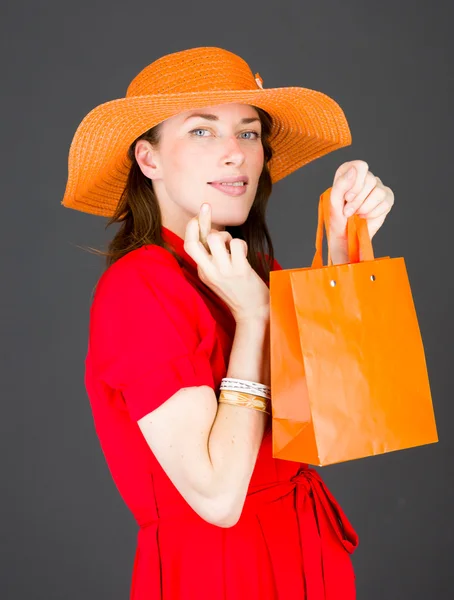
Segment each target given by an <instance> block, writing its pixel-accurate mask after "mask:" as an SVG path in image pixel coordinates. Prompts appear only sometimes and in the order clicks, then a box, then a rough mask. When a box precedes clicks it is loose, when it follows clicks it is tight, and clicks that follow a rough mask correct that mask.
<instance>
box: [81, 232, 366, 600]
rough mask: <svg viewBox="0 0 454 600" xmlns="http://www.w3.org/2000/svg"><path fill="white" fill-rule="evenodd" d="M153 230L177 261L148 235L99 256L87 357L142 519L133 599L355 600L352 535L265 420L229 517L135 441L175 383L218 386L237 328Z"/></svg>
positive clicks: (108, 435)
mask: <svg viewBox="0 0 454 600" xmlns="http://www.w3.org/2000/svg"><path fill="white" fill-rule="evenodd" d="M162 232H163V235H164V236H165V238H166V239H167V240H168V241H170V242H171V243H172V244H173V246H174V247H175V249H176V251H177V252H178V253H179V255H180V256H182V257H183V258H184V259H185V264H184V267H183V268H181V267H180V266H179V265H178V262H177V261H176V260H175V258H174V257H173V256H172V255H171V254H170V252H168V251H167V250H165V249H164V248H161V247H160V246H156V245H154V244H149V245H146V246H143V247H141V248H139V249H137V250H134V251H132V252H130V253H129V254H127V255H126V256H124V257H123V258H121V259H120V260H118V261H117V262H116V263H114V264H113V265H112V266H111V267H110V268H109V269H107V270H106V271H105V272H104V274H103V275H102V277H101V278H100V280H99V282H98V285H97V288H96V292H95V297H94V300H93V303H92V306H91V310H90V335H89V346H88V353H87V357H86V361H85V365H86V369H85V384H86V389H87V392H88V396H89V399H90V403H91V407H92V412H93V418H94V424H95V428H96V432H97V435H98V437H99V440H100V444H101V447H102V450H103V453H104V455H105V458H106V461H107V464H108V466H109V469H110V472H111V474H112V477H113V479H114V481H115V483H116V485H117V487H118V490H119V493H120V494H121V496H122V498H123V499H124V501H125V503H126V504H127V506H128V507H129V509H130V510H131V512H132V514H133V515H134V517H135V519H136V521H137V523H138V525H139V530H138V539H137V549H136V555H135V561H134V568H133V577H132V585H131V595H130V600H294V599H296V598H298V599H300V600H303V599H307V600H353V599H354V598H355V597H356V594H355V576H354V573H353V568H352V563H351V558H350V554H351V553H352V552H353V551H354V549H355V548H356V546H357V543H358V538H357V535H356V533H355V531H354V530H353V528H352V526H351V525H350V523H349V521H348V520H347V518H346V516H345V515H344V513H343V511H342V510H341V508H340V506H339V505H338V504H337V502H336V500H335V499H334V498H333V496H332V495H331V494H330V492H329V491H328V490H327V488H326V486H325V484H324V483H323V481H322V479H321V478H320V476H319V474H318V472H317V471H315V470H314V469H311V468H308V467H307V465H305V464H300V463H295V462H290V461H283V460H278V459H273V457H272V453H271V434H270V433H267V434H266V435H265V436H264V439H263V443H262V446H261V449H260V452H259V455H258V459H257V463H256V466H255V470H254V473H253V475H252V479H251V482H250V488H249V492H248V495H247V499H246V502H245V506H244V510H243V513H242V515H241V518H240V520H239V522H238V523H237V524H236V525H235V526H234V527H230V528H221V527H217V526H215V525H211V524H209V523H207V522H206V521H204V520H203V519H202V518H201V517H199V516H198V515H197V513H196V512H195V511H194V510H193V509H192V508H191V507H190V506H189V505H188V504H187V502H186V501H185V500H184V499H183V497H182V496H181V495H180V494H179V492H178V491H177V490H176V488H175V487H174V485H173V484H172V482H171V481H170V479H169V478H168V477H167V475H166V474H165V472H164V471H163V469H162V468H161V467H160V465H159V463H158V462H157V460H156V458H155V457H154V455H153V453H152V451H151V450H150V448H149V446H148V444H147V442H146V441H145V438H144V437H143V435H142V432H141V431H140V428H139V426H138V425H137V420H138V419H140V418H141V417H143V416H144V415H146V414H148V413H149V412H150V411H152V410H153V409H155V408H157V407H158V406H159V405H160V404H161V403H163V402H164V401H165V400H166V399H167V398H169V397H170V396H171V395H172V394H174V393H175V392H176V391H177V390H178V389H179V388H181V387H187V386H194V385H209V386H211V387H212V388H213V390H215V392H216V394H218V392H219V385H220V382H221V379H222V377H225V376H226V373H227V366H228V361H229V355H230V350H231V346H232V342H233V336H234V332H235V321H234V320H233V317H232V315H231V312H230V310H229V309H228V307H227V306H226V305H225V304H224V303H223V301H222V300H221V299H220V298H218V296H216V295H215V294H214V293H213V292H211V290H210V289H209V288H208V287H207V286H205V285H204V284H203V283H202V282H201V281H200V279H199V277H198V275H197V265H196V263H195V262H194V261H193V260H192V258H191V257H190V256H189V255H188V254H186V252H185V251H184V248H183V243H184V241H183V239H182V238H180V237H179V236H177V235H176V234H175V233H173V232H172V231H170V230H169V229H166V228H165V227H163V228H162ZM274 268H275V269H280V268H281V267H280V265H279V264H278V263H277V262H275V265H274Z"/></svg>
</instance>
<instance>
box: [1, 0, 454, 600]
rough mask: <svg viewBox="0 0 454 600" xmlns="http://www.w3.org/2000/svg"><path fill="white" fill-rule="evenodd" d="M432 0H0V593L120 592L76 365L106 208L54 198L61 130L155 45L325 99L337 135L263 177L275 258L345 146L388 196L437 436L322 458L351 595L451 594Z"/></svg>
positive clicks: (389, 226)
mask: <svg viewBox="0 0 454 600" xmlns="http://www.w3.org/2000/svg"><path fill="white" fill-rule="evenodd" d="M448 5H449V3H441V2H438V3H433V2H429V1H428V0H427V1H426V2H415V1H414V2H411V3H410V2H408V3H404V2H400V3H399V2H396V1H395V0H394V1H389V0H386V1H385V0H382V1H381V2H371V1H364V0H361V1H360V0H344V1H343V2H339V1H334V0H333V1H329V2H328V1H321V0H318V1H317V2H314V1H312V2H309V1H306V0H304V1H303V0H299V1H296V0H295V1H293V2H283V3H281V4H280V5H279V6H278V3H277V2H269V1H264V2H263V3H261V2H259V1H258V0H254V1H250V2H244V1H242V2H233V1H232V0H231V1H230V2H228V3H214V2H207V1H201V0H198V1H192V2H179V3H175V2H171V1H168V2H164V3H163V2H159V3H158V2H144V1H129V2H124V3H119V2H118V1H112V0H110V1H107V0H92V1H91V2H86V1H85V2H80V1H79V2H67V1H62V0H58V1H57V0H53V1H50V0H41V2H39V3H38V2H34V1H33V0H28V1H27V0H22V1H20V0H15V2H6V1H4V2H3V3H2V7H1V15H0V27H1V30H0V33H1V35H0V43H1V45H2V52H1V57H2V58H1V60H2V69H1V77H2V95H1V101H2V104H3V109H2V126H1V131H2V138H3V139H2V146H3V150H2V157H3V159H2V176H1V178H0V186H1V215H2V227H1V230H2V233H1V235H0V244H1V247H2V253H1V256H2V259H1V282H2V287H1V295H0V297H1V302H2V310H1V315H2V331H1V340H2V346H1V347H2V360H1V387H2V391H3V394H2V396H3V402H2V405H3V418H2V419H1V423H2V435H1V436H0V440H1V450H2V452H1V456H2V459H4V462H5V464H4V467H3V470H2V473H3V477H2V479H3V482H2V483H3V486H2V489H3V493H2V504H3V511H2V515H3V517H4V518H3V527H2V536H1V537H2V542H3V543H2V551H3V556H2V561H1V564H2V567H1V590H0V595H1V597H2V598H5V599H6V598H8V600H13V599H14V600H19V599H21V600H22V599H26V598H27V599H29V598H43V599H46V600H53V599H58V600H60V599H63V598H64V599H65V600H71V599H74V600H75V599H80V598H84V599H86V600H89V599H95V598H96V599H99V598H109V599H111V600H114V599H118V600H125V599H126V598H128V594H129V585H130V579H131V570H132V563H133V558H134V551H135V543H136V531H137V527H136V524H135V521H134V520H133V518H132V516H131V515H130V513H129V512H128V511H127V509H126V507H125V506H124V505H123V502H122V500H121V498H120V496H119V494H118V493H117V491H116V488H115V486H114V484H113V482H112V480H111V478H110V474H109V471H108V468H107V466H106V464H105V462H104V457H103V455H102V452H101V450H100V447H99V445H98V441H97V437H96V434H95V431H94V428H93V424H92V417H91V412H90V407H89V403H88V399H87V397H86V393H85V388H84V382H83V372H84V358H85V352H86V344H87V324H88V311H89V305H90V298H91V291H92V288H93V285H94V284H95V281H96V279H97V278H98V276H99V274H100V273H101V271H102V269H103V262H102V259H100V258H97V257H95V256H93V255H92V254H89V253H88V252H86V251H84V250H82V249H81V248H80V246H86V245H91V246H95V247H98V248H106V244H107V241H108V240H109V239H110V238H111V237H112V236H113V234H114V231H113V229H112V228H111V230H110V231H107V232H106V231H105V230H104V227H105V222H106V220H105V219H103V218H101V217H94V216H90V215H87V214H83V213H80V212H76V211H74V210H70V209H66V208H63V207H62V206H60V201H61V198H62V196H63V192H64V187H65V183H66V176H67V155H68V149H69V144H70V142H71V138H72V136H73V133H74V131H75V129H76V127H77V125H78V124H79V122H80V121H81V120H82V118H83V117H84V115H85V114H87V113H88V112H89V111H90V110H91V109H92V108H94V107H95V106H96V105H97V104H100V103H102V102H106V101H108V100H111V99H114V98H119V97H121V96H124V94H125V91H126V87H127V85H128V83H129V81H130V80H131V79H132V78H133V77H134V76H135V75H136V74H137V73H138V72H139V71H140V70H141V69H142V68H143V67H144V66H146V65H147V64H149V63H150V62H152V61H153V60H155V59H156V58H158V57H159V56H161V55H163V54H166V53H169V52H173V51H177V50H182V49H185V48H188V47H191V46H203V45H214V46H221V47H224V48H226V49H228V50H231V51H233V52H236V53H238V54H240V55H241V56H242V57H244V58H245V59H246V61H248V62H249V64H250V65H251V68H252V69H253V71H254V72H255V71H259V72H260V74H261V76H262V77H263V79H264V85H265V86H266V87H277V86H287V85H288V86H290V85H300V86H304V87H310V88H314V89H317V90H321V91H323V92H325V93H327V94H329V95H331V96H333V97H334V98H335V99H336V100H337V101H338V102H339V104H340V105H341V106H342V108H343V109H344V111H345V113H346V115H347V118H348V120H349V122H350V125H351V130H352V134H353V145H352V146H350V147H348V148H346V149H343V150H339V151H337V152H334V153H332V154H330V155H328V156H326V157H323V158H321V159H319V160H317V161H315V162H314V163H311V164H309V165H308V166H306V167H304V168H303V169H301V170H299V171H298V172H296V173H294V174H292V175H290V176H289V177H288V178H286V179H285V180H283V181H281V182H279V183H278V184H277V185H276V186H275V189H274V192H273V196H272V198H271V203H270V207H269V213H268V218H269V225H270V229H271V233H272V236H273V240H274V244H275V249H276V257H277V259H278V260H279V261H280V262H281V263H282V265H283V266H284V268H290V267H299V266H306V265H309V264H310V262H311V260H312V256H313V242H314V234H315V226H316V209H317V202H318V197H319V194H320V193H321V192H322V191H323V190H325V189H326V188H327V187H328V186H330V185H331V183H332V178H333V176H334V172H335V170H336V168H337V167H338V166H339V165H340V164H341V163H342V162H344V161H346V160H353V159H363V160H366V161H367V162H368V163H369V165H370V169H371V171H372V172H373V173H374V174H376V175H378V176H379V177H381V179H382V180H383V182H384V183H385V184H386V185H389V186H390V187H391V188H392V189H393V190H394V192H395V198H396V203H395V206H394V208H393V210H392V211H391V213H390V215H389V217H388V219H387V221H386V222H385V225H384V226H383V228H382V229H381V231H380V232H379V233H378V234H377V235H376V237H375V239H374V248H375V252H376V256H383V255H391V256H394V257H396V256H404V257H405V259H406V263H407V269H408V273H409V276H410V280H411V285H412V290H413V297H414V300H415V304H416V308H417V313H418V316H419V320H420V328H421V332H422V335H423V340H424V344H425V349H426V357H427V365H428V369H429V373H430V379H431V386H432V394H433V400H434V406H435V412H436V417H437V422H438V430H439V436H440V442H439V443H438V444H434V445H430V446H425V447H420V448H415V449H411V450H405V451H401V452H395V453H391V454H388V455H385V456H379V457H373V458H366V459H362V460H358V461H353V462H350V463H347V464H340V465H334V466H331V467H327V468H324V469H323V470H322V475H323V476H324V477H325V480H326V481H327V483H328V485H329V486H330V488H331V489H332V491H333V493H334V494H335V495H336V496H337V498H338V499H339V501H340V503H341V504H342V506H343V508H344V510H345V511H346V513H347V515H348V516H349V518H350V519H351V521H352V522H353V524H354V526H355V527H356V529H357V531H358V533H359V536H360V546H359V548H358V550H357V552H356V554H355V555H354V565H355V569H356V573H357V584H358V598H361V599H362V598H364V599H365V598H367V600H378V599H385V598H386V600H393V599H396V600H406V599H411V600H418V599H421V600H422V599H424V600H427V598H451V597H454V574H453V567H452V556H453V551H454V548H453V534H454V530H453V526H454V517H453V511H452V506H453V503H454V483H453V475H454V460H453V449H454V442H453V436H452V429H453V416H454V411H453V405H452V397H453V392H452V389H453V382H452V372H453V370H452V359H453V353H452V344H451V341H452V335H453V327H454V319H453V316H452V310H451V309H450V307H452V304H453V301H454V294H453V269H452V258H451V255H452V244H453V240H452V229H453V226H454V224H453V219H454V210H453V200H452V174H453V169H452V165H451V163H452V151H451V148H452V146H451V144H452V137H453V133H454V131H453V117H452V107H453V100H454V97H453V74H452V73H453V40H452V35H451V23H452V17H453V14H452V9H451V8H450V7H449V6H448Z"/></svg>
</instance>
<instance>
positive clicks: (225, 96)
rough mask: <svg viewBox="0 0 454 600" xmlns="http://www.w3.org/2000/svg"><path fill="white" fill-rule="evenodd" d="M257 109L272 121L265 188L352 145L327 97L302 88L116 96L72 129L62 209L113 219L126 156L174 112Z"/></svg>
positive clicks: (344, 121) (334, 105) (345, 124)
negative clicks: (235, 106)
mask: <svg viewBox="0 0 454 600" xmlns="http://www.w3.org/2000/svg"><path fill="white" fill-rule="evenodd" d="M232 102H236V103H242V104H250V105H253V106H257V107H258V108H262V109H263V110H265V111H266V112H268V113H269V114H270V115H271V117H272V119H273V130H272V135H271V138H270V144H271V146H272V148H273V158H272V159H271V161H270V163H269V170H270V174H271V179H272V182H273V183H275V182H277V181H279V180H280V179H282V178H284V177H286V176H287V175H289V174H290V173H292V172H293V171H295V170H297V169H299V168H300V167H302V166H303V165H305V164H307V163H309V162H311V161H313V160H315V159H316V158H319V157H321V156H323V155H325V154H328V153H329V152H333V151H334V150H337V149H339V148H342V147H344V146H348V145H350V144H351V133H350V128H349V126H348V122H347V119H346V118H345V115H344V112H343V111H342V109H341V108H340V106H339V105H338V104H337V102H335V101H334V100H333V99H332V98H330V97H329V96H327V95H325V94H323V93H322V92H318V91H315V90H311V89H308V88H301V87H285V88H266V89H259V88H258V89H257V90H240V91H238V90H234V91H225V90H222V91H210V92H192V93H184V94H167V95H161V94H155V95H152V96H132V97H126V98H119V99H117V100H111V101H109V102H105V103H104V104H100V105H99V106H97V107H95V108H94V109H93V110H92V111H90V112H89V113H88V114H87V115H86V116H85V117H84V119H83V120H82V122H81V123H80V125H79V127H78V128H77V131H76V133H75V134H74V138H73V140H72V143H71V147H70V151H69V157H68V180H67V184H66V190H65V194H64V197H63V200H62V202H61V204H62V205H63V206H65V207H67V208H73V209H75V210H80V211H83V212H87V213H91V214H95V215H100V216H107V217H109V216H112V214H113V213H114V211H115V208H116V206H117V203H118V201H119V199H120V197H121V194H122V192H123V190H124V187H125V184H126V180H127V176H128V172H129V169H130V167H131V162H130V160H129V159H128V157H127V150H128V148H129V146H130V145H131V144H132V142H133V141H134V140H135V139H136V138H137V137H139V136H140V135H141V134H142V133H144V132H145V131H147V130H148V129H150V128H151V127H154V126H155V125H157V124H158V123H160V122H162V121H164V120H165V119H168V118H170V117H172V116H174V115H176V114H178V113H180V112H185V111H188V110H193V109H197V108H202V107H204V106H215V105H217V104H225V103H232Z"/></svg>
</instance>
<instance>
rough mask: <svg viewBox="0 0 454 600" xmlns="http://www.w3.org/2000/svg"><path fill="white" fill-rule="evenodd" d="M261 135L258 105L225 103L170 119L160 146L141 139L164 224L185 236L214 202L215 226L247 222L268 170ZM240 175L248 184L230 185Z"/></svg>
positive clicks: (140, 151) (139, 148)
mask: <svg viewBox="0 0 454 600" xmlns="http://www.w3.org/2000/svg"><path fill="white" fill-rule="evenodd" d="M260 135H261V123H260V119H259V117H258V113H257V111H256V109H255V108H254V107H252V106H249V105H247V104H221V105H218V106H208V107H204V108H203V109H197V110H191V111H188V112H184V113H180V114H178V115H176V116H174V117H171V118H169V119H167V120H166V121H164V122H163V123H162V124H161V130H160V142H159V145H158V147H157V148H153V147H152V146H151V145H150V143H149V142H147V141H145V140H139V142H137V144H136V159H137V162H138V163H139V165H140V168H141V170H142V172H143V173H144V174H145V176H146V177H149V178H150V179H152V181H153V188H154V190H155V193H156V195H157V198H158V202H159V204H160V207H161V212H162V222H163V225H164V226H165V227H168V228H169V229H171V230H172V231H174V232H175V233H177V234H178V235H179V236H180V237H182V238H184V234H185V229H186V225H187V223H188V221H189V220H190V219H191V218H192V217H194V215H196V214H198V212H199V209H200V207H201V205H202V204H203V203H204V202H208V203H209V204H210V205H211V219H212V227H213V229H218V230H223V229H224V228H225V226H226V225H241V224H242V223H244V221H245V220H246V219H247V216H248V214H249V210H250V208H251V206H252V204H253V202H254V198H255V194H256V191H257V185H258V181H259V177H260V174H261V172H262V169H263V161H264V151H263V146H262V141H261V139H260ZM238 179H241V181H242V185H241V184H240V185H238V183H237V184H236V185H227V184H228V183H230V184H231V183H232V182H233V180H238ZM223 182H224V183H223Z"/></svg>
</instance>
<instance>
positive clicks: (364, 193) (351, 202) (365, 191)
mask: <svg viewBox="0 0 454 600" xmlns="http://www.w3.org/2000/svg"><path fill="white" fill-rule="evenodd" d="M376 185H377V178H376V177H375V175H373V174H372V173H371V172H370V171H369V172H368V173H367V176H366V179H365V181H364V186H363V188H362V189H361V191H360V192H359V193H358V194H355V195H354V196H352V197H351V198H350V199H348V200H347V198H349V196H350V194H347V195H346V196H345V199H346V200H347V202H346V204H345V206H344V215H345V216H346V217H350V216H351V215H352V214H353V213H355V212H356V211H357V210H358V209H359V207H360V206H361V205H362V204H363V202H364V201H365V199H366V198H367V197H368V196H369V194H371V193H372V191H373V190H374V189H375V188H376ZM376 189H377V192H375V195H374V200H375V202H377V200H376V197H377V193H380V191H379V190H380V188H376ZM382 199H383V198H382V197H381V196H380V201H381V200H382Z"/></svg>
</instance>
